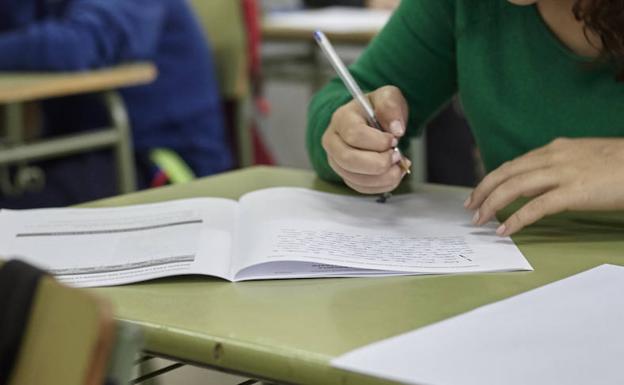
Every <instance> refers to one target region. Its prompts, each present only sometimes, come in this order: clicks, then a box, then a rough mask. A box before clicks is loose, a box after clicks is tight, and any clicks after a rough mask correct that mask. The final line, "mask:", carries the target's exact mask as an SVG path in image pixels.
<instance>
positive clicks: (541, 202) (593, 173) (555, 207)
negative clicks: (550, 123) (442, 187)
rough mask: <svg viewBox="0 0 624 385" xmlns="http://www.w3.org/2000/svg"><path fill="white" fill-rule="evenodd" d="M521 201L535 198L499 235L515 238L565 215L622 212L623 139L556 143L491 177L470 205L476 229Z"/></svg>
mask: <svg viewBox="0 0 624 385" xmlns="http://www.w3.org/2000/svg"><path fill="white" fill-rule="evenodd" d="M519 197H531V198H532V197H534V198H533V199H532V200H531V201H529V202H528V203H527V204H526V205H524V206H523V207H522V208H521V209H519V210H518V211H516V212H515V213H514V214H513V215H512V216H510V217H509V218H508V219H507V220H506V221H505V223H503V224H502V225H501V226H500V227H499V228H498V230H497V231H496V233H497V234H498V235H501V236H507V235H511V234H513V233H515V232H517V231H519V230H521V229H522V228H523V227H525V226H527V225H530V224H531V223H533V222H535V221H538V220H539V219H541V218H543V217H544V216H546V215H551V214H555V213H558V212H561V211H566V210H618V209H624V139H619V138H617V139H616V138H609V139H593V138H592V139H556V140H554V141H553V142H552V143H550V144H548V145H547V146H544V147H541V148H538V149H536V150H533V151H531V152H528V153H527V154H525V155H523V156H521V157H519V158H516V159H514V160H512V161H509V162H506V163H504V164H503V165H502V166H501V167H499V168H498V169H496V170H494V171H492V172H491V173H490V174H489V175H487V176H486V177H485V179H483V181H482V182H481V183H480V184H479V186H477V188H476V189H475V190H474V191H473V192H472V194H471V196H470V197H469V198H468V200H466V208H468V209H471V210H476V212H475V216H474V220H473V221H474V223H475V224H477V225H482V224H484V223H486V222H488V221H489V220H490V219H492V217H493V216H494V215H495V214H496V212H497V211H499V210H501V209H503V208H504V207H506V206H507V205H508V204H510V203H512V202H513V201H514V200H516V199H517V198H519Z"/></svg>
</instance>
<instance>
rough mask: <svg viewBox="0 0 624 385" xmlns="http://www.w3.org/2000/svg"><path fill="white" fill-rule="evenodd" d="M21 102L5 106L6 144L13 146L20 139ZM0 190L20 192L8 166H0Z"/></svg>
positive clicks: (21, 122)
mask: <svg viewBox="0 0 624 385" xmlns="http://www.w3.org/2000/svg"><path fill="white" fill-rule="evenodd" d="M23 111H24V110H23V108H22V104H20V103H13V104H8V105H6V106H5V114H6V115H5V129H6V135H5V138H6V142H7V145H9V146H13V145H15V144H16V143H20V142H21V141H22V135H21V130H22V128H23V127H24V115H23ZM0 190H1V191H2V193H3V194H6V195H17V194H19V193H21V191H22V189H21V188H20V186H17V185H15V184H13V182H12V181H11V175H10V172H9V166H8V165H6V166H0Z"/></svg>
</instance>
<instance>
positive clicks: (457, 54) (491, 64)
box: [307, 0, 624, 180]
mask: <svg viewBox="0 0 624 385" xmlns="http://www.w3.org/2000/svg"><path fill="white" fill-rule="evenodd" d="M351 72H352V74H353V75H354V77H355V79H356V80H357V81H358V82H359V84H360V85H361V86H362V89H363V90H365V91H372V90H375V89H377V88H379V87H381V86H384V85H395V86H397V87H399V88H400V89H401V91H402V92H403V94H404V95H405V97H406V99H407V101H408V104H409V106H410V114H409V121H408V128H407V129H408V134H407V135H408V136H414V135H417V134H419V132H420V130H421V128H422V127H423V125H424V124H425V123H426V122H427V120H428V119H429V118H430V117H432V116H433V115H434V114H435V113H436V112H437V111H438V110H439V109H440V108H441V107H442V106H443V105H445V104H446V103H447V102H448V101H449V99H450V98H451V97H452V95H453V94H455V93H456V92H459V94H460V96H461V100H462V102H463V106H464V109H465V112H466V116H467V119H468V121H469V123H470V125H471V127H472V130H473V133H474V136H475V138H476V141H477V144H478V146H479V149H480V150H481V154H482V157H483V161H484V163H485V167H486V169H487V170H489V171H491V170H493V169H495V168H496V167H498V166H499V165H500V164H501V163H503V162H505V161H507V160H511V159H514V158H516V157H518V156H519V155H521V154H523V153H525V152H527V151H529V150H531V149H534V148H537V147H540V146H543V145H545V144H547V143H549V142H550V141H552V140H553V139H555V138H558V137H615V136H624V83H616V82H615V80H614V79H615V72H614V68H612V66H610V65H606V64H602V65H599V64H597V63H596V62H595V61H593V60H589V59H585V58H582V57H579V56H578V55H576V54H574V53H573V52H572V51H570V50H569V49H568V48H567V47H566V46H564V45H563V44H562V43H561V42H560V41H559V40H558V38H557V37H556V36H555V35H554V34H553V33H552V31H551V30H550V29H549V28H548V26H547V25H546V24H545V23H544V21H543V19H542V18H541V15H540V14H539V12H538V10H537V8H536V7H535V6H526V7H519V6H515V5H512V4H510V3H508V2H507V1H506V0H403V1H402V4H401V6H400V7H399V9H398V10H397V12H396V13H395V15H394V16H393V17H392V19H391V20H390V22H389V23H388V25H387V26H386V27H385V28H384V29H383V31H382V32H381V33H380V34H379V35H378V36H377V37H376V38H375V39H374V40H373V42H372V43H371V44H370V46H369V47H368V48H367V49H366V51H365V52H364V54H363V55H362V56H361V57H360V59H359V60H358V61H357V62H356V63H355V64H354V65H353V66H352V67H351ZM350 99H351V98H350V96H349V94H348V92H347V91H346V89H345V88H344V86H343V85H342V84H341V82H340V81H339V80H337V79H334V80H333V81H332V82H331V83H330V84H328V85H327V86H326V87H325V88H324V89H323V90H321V91H320V92H319V93H318V94H317V95H316V96H315V97H314V99H313V100H312V103H311V105H310V108H309V124H308V132H307V145H308V151H309V154H310V158H311V160H312V164H313V166H314V168H315V169H316V171H317V172H318V174H319V175H320V176H321V177H322V178H324V179H328V180H339V177H338V176H337V175H336V174H335V173H334V172H333V170H332V169H331V168H330V167H329V165H328V162H327V155H326V153H325V151H324V150H323V148H322V146H321V137H322V135H323V132H324V131H325V129H326V128H327V126H328V124H329V121H330V119H331V115H332V114H333V112H334V111H335V110H336V109H337V108H338V107H339V106H341V105H343V104H344V103H346V102H347V101H349V100H350ZM449 140H453V138H449ZM406 143H407V140H405V139H404V140H403V141H402V143H401V146H404V145H406Z"/></svg>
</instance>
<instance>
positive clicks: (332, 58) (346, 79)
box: [314, 31, 410, 200]
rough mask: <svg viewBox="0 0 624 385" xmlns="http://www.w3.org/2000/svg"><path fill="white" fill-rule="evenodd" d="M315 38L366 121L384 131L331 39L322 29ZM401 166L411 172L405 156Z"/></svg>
mask: <svg viewBox="0 0 624 385" xmlns="http://www.w3.org/2000/svg"><path fill="white" fill-rule="evenodd" d="M314 40H316V42H317V43H318V45H319V47H321V50H322V51H323V53H324V54H325V56H326V57H327V59H328V60H329V63H330V64H331V65H332V67H334V70H335V71H336V73H337V74H338V76H340V79H342V82H343V83H344V85H345V87H347V90H349V93H350V94H351V96H352V97H353V99H355V100H356V101H357V103H358V104H359V105H360V107H362V110H363V111H364V113H365V114H366V121H367V122H368V125H369V126H371V127H374V128H376V129H378V130H380V131H383V128H382V127H381V125H380V124H379V121H378V120H377V118H376V117H375V110H374V109H373V107H372V106H371V104H370V102H369V101H368V98H367V97H366V96H364V93H363V92H362V89H361V88H360V86H359V85H358V84H357V83H356V82H355V79H353V76H351V73H350V72H349V71H348V70H347V67H346V66H345V65H344V63H343V62H342V60H340V57H339V56H338V54H337V53H336V50H335V49H334V47H333V46H332V45H331V43H330V42H329V39H327V36H325V34H324V33H323V32H321V31H316V32H314ZM394 151H396V152H398V153H400V151H399V149H398V148H397V147H395V148H394ZM399 166H400V167H401V168H402V169H403V171H405V172H406V173H408V174H409V173H410V169H409V167H408V165H407V162H406V161H405V158H403V156H401V161H400V162H399ZM388 196H389V194H387V193H386V194H384V197H382V200H383V199H385V198H387V197H388Z"/></svg>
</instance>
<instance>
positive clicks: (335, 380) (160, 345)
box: [90, 167, 624, 385]
mask: <svg viewBox="0 0 624 385" xmlns="http://www.w3.org/2000/svg"><path fill="white" fill-rule="evenodd" d="M273 186H298V187H307V188H312V189H316V190H320V191H328V192H336V193H340V192H344V193H346V192H348V190H347V189H346V188H345V187H343V186H339V185H332V184H328V183H325V182H323V181H320V180H319V179H318V178H317V177H316V176H315V175H314V174H313V173H312V172H309V171H299V170H292V169H281V168H266V167H257V168H250V169H245V170H241V171H235V172H231V173H226V174H222V175H218V176H214V177H209V178H204V179H200V180H197V181H194V182H192V183H189V184H185V185H176V186H170V187H165V188H161V189H156V190H150V191H145V192H140V193H134V194H129V195H125V196H120V197H116V198H111V199H107V200H102V201H98V202H94V203H92V204H90V206H92V207H106V206H113V205H128V204H138V203H148V202H158V201H164V200H169V199H176V198H190V197H200V196H216V197H225V198H232V199H237V198H238V197H240V196H241V195H242V194H244V193H246V192H249V191H253V190H257V189H260V188H267V187H273ZM421 188H426V189H450V187H444V186H432V185H418V186H416V185H414V186H407V185H406V186H403V190H404V191H416V190H418V189H421ZM459 191H462V192H465V193H466V194H467V193H468V191H469V190H467V189H463V190H459ZM623 232H624V216H622V214H621V213H592V214H582V213H576V214H574V213H567V214H562V215H557V216H554V217H550V218H547V219H545V220H543V221H541V222H539V223H538V224H536V225H534V226H531V227H529V228H527V229H525V230H524V231H523V232H522V233H520V234H518V235H517V236H515V237H514V241H515V242H516V243H517V245H518V246H519V248H520V249H521V250H522V252H523V253H524V255H525V256H526V257H527V259H528V260H529V262H530V263H531V264H532V265H533V267H534V268H535V271H533V272H513V273H497V274H469V275H453V276H444V275H430V276H411V277H388V278H339V279H295V280H273V281H256V282H240V283H230V282H226V281H223V280H220V279H211V278H204V277H202V278H199V277H178V278H170V279H161V280H157V281H154V282H149V283H141V284H135V285H127V286H120V287H110V288H99V289H92V290H93V291H94V292H96V293H97V294H99V295H101V296H103V297H105V298H108V299H109V300H111V301H112V303H113V304H114V307H115V310H116V317H117V318H118V319H122V320H127V321H129V322H131V323H133V324H136V325H139V326H141V327H142V328H143V330H144V332H145V334H146V350H147V352H149V353H151V354H155V355H158V356H162V357H168V358H172V359H174V360H177V361H180V362H186V363H190V364H194V365H198V366H204V367H209V368H217V369H219V370H224V371H228V372H232V373H236V374H241V375H245V376H248V377H251V378H259V379H265V380H269V381H272V382H275V383H288V384H309V385H313V384H318V385H338V384H341V385H349V384H352V385H355V384H357V385H381V384H391V383H392V382H389V381H383V380H380V379H375V378H371V377H366V376H362V375H357V374H353V373H348V372H345V371H342V370H338V369H335V368H332V367H331V366H330V360H331V359H333V358H335V357H337V356H338V355H341V354H343V353H346V352H348V351H350V350H352V349H355V348H358V347H361V346H364V345H366V344H369V343H371V342H374V341H378V340H381V339H384V338H387V337H391V336H395V335H398V334H401V333H404V332H407V331H411V330H414V329H416V328H420V327H423V326H426V325H429V324H431V323H434V322H436V321H440V320H443V319H446V318H449V317H452V316H454V315H457V314H461V313H464V312H466V311H469V310H471V309H474V308H476V307H478V306H481V305H485V304H488V303H492V302H495V301H498V300H501V299H503V298H507V297H510V296H513V295H515V294H518V293H521V292H524V291H527V290H530V289H533V288H536V287H539V286H542V285H545V284H547V283H550V282H553V281H555V280H559V279H562V278H564V277H568V276H570V275H573V274H576V273H578V272H581V271H584V270H587V269H590V268H592V267H595V266H598V265H600V264H603V263H611V264H619V265H624V237H623V236H622V235H623Z"/></svg>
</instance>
